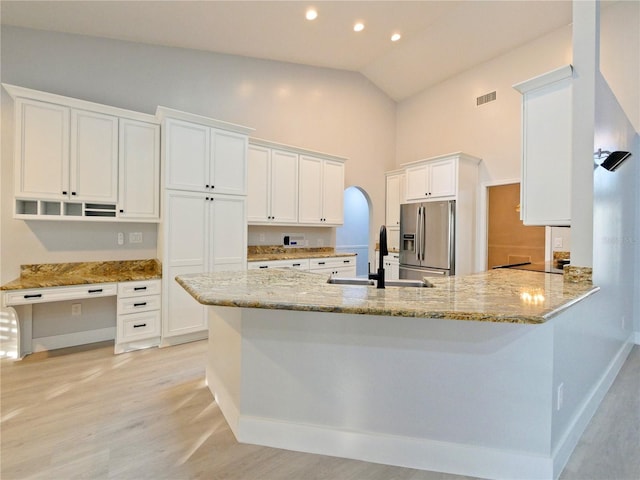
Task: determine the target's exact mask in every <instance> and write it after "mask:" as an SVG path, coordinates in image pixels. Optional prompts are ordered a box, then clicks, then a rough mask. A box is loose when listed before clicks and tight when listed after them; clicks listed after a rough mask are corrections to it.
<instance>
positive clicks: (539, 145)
mask: <svg viewBox="0 0 640 480" xmlns="http://www.w3.org/2000/svg"><path fill="white" fill-rule="evenodd" d="M572 82H573V68H572V67H571V65H566V66H564V67H561V68H558V69H556V70H553V71H551V72H549V73H546V74H544V75H540V76H538V77H535V78H532V79H531V80H527V81H526V82H522V83H519V84H517V85H514V88H515V89H516V90H518V91H519V92H520V93H522V183H521V187H520V217H521V220H522V221H523V223H524V224H525V225H560V226H562V225H566V226H568V225H571V156H572V148H571V129H572V114H571V111H572V104H571V102H572V100H571V96H572Z"/></svg>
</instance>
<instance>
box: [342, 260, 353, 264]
mask: <svg viewBox="0 0 640 480" xmlns="http://www.w3.org/2000/svg"><path fill="white" fill-rule="evenodd" d="M342 263H351V260H343V261H342Z"/></svg>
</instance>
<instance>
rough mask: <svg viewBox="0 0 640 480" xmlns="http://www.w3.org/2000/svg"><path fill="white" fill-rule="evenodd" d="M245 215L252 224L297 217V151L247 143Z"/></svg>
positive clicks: (295, 219) (289, 221)
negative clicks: (246, 209) (246, 213)
mask: <svg viewBox="0 0 640 480" xmlns="http://www.w3.org/2000/svg"><path fill="white" fill-rule="evenodd" d="M247 208H248V215H247V219H248V221H249V223H251V224H270V223H271V224H275V223H278V224H291V223H296V222H297V221H298V155H297V154H296V153H292V152H287V151H282V150H276V149H271V148H267V147H263V146H259V145H249V153H248V207H247Z"/></svg>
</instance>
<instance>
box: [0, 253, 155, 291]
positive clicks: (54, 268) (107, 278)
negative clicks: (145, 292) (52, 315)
mask: <svg viewBox="0 0 640 480" xmlns="http://www.w3.org/2000/svg"><path fill="white" fill-rule="evenodd" d="M159 278H162V266H161V264H160V262H159V261H158V260H156V259H149V260H116V261H106V262H75V263H41V264H33V265H22V266H21V268H20V277H18V278H16V279H15V280H12V281H11V282H9V283H5V284H4V285H2V286H1V287H0V290H23V289H30V288H44V287H63V286H70V285H88V284H92V283H111V282H130V281H137V280H153V279H159Z"/></svg>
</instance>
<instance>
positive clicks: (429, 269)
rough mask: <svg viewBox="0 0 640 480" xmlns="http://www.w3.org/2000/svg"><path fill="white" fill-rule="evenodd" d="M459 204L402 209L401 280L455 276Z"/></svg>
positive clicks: (432, 203) (413, 204) (435, 203)
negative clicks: (457, 209)
mask: <svg viewBox="0 0 640 480" xmlns="http://www.w3.org/2000/svg"><path fill="white" fill-rule="evenodd" d="M455 217H456V202H455V200H450V201H446V202H426V203H410V204H405V205H401V206H400V278H402V279H412V280H421V279H422V277H428V276H446V275H454V274H455V270H456V268H455V265H456V262H455V243H456V232H455V225H456V222H455Z"/></svg>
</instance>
